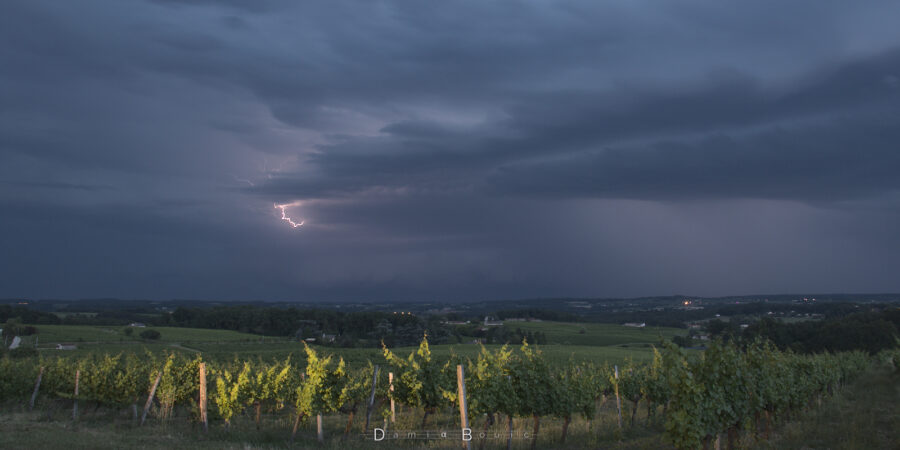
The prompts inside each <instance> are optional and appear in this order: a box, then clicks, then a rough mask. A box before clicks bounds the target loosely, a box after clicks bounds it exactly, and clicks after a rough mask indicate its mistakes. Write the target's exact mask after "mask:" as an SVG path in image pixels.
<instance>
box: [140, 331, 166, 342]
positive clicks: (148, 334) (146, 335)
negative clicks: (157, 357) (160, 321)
mask: <svg viewBox="0 0 900 450" xmlns="http://www.w3.org/2000/svg"><path fill="white" fill-rule="evenodd" d="M160 336H161V335H160V334H159V331H156V330H144V331H141V338H142V339H147V340H156V339H159V337H160Z"/></svg>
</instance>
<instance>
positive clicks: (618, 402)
mask: <svg viewBox="0 0 900 450" xmlns="http://www.w3.org/2000/svg"><path fill="white" fill-rule="evenodd" d="M614 367H615V371H616V372H615V373H616V375H615V376H616V382H615V389H616V415H617V416H618V419H619V429H620V430H621V429H622V401H621V400H620V399H619V366H614Z"/></svg>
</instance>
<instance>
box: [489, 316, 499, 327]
mask: <svg viewBox="0 0 900 450" xmlns="http://www.w3.org/2000/svg"><path fill="white" fill-rule="evenodd" d="M484 326H486V327H500V326H503V322H494V321H492V320H490V317H488V316H484Z"/></svg>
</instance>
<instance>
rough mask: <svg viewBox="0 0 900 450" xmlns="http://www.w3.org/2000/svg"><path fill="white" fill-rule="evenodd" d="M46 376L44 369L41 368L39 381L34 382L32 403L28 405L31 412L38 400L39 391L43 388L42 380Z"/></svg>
mask: <svg viewBox="0 0 900 450" xmlns="http://www.w3.org/2000/svg"><path fill="white" fill-rule="evenodd" d="M43 376H44V368H43V367H41V370H40V372H38V377H37V381H35V382H34V392H33V393H32V394H31V403H29V405H28V410H29V411H31V410H33V409H34V401H35V400H36V399H37V395H38V389H40V388H41V378H43Z"/></svg>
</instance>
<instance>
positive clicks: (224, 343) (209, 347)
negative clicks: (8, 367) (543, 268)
mask: <svg viewBox="0 0 900 450" xmlns="http://www.w3.org/2000/svg"><path fill="white" fill-rule="evenodd" d="M509 326H510V327H511V328H513V329H515V328H521V329H523V330H529V331H541V332H543V333H545V334H546V336H547V338H548V341H549V342H550V344H548V345H541V346H538V348H539V349H541V351H543V352H544V355H545V356H546V357H547V359H548V360H549V361H550V362H551V363H552V364H563V363H565V362H567V361H568V360H569V359H573V360H575V361H592V362H595V363H597V364H602V363H603V362H609V363H610V364H621V363H622V362H623V361H624V360H625V359H626V358H632V359H633V360H635V361H638V362H643V361H649V360H650V359H651V358H652V350H651V348H650V345H651V344H655V343H657V342H658V341H659V338H660V336H662V337H663V338H666V339H671V336H673V335H675V334H677V333H681V332H682V330H678V329H674V328H659V329H656V328H652V329H651V328H629V327H623V326H621V325H609V324H574V323H559V322H511V323H510V324H509ZM127 329H129V328H128V327H105V326H82V325H40V326H39V327H38V332H39V333H38V334H37V335H36V336H29V337H26V338H25V340H24V342H23V344H22V345H23V346H27V345H33V344H34V341H35V339H38V343H39V346H38V348H39V349H40V351H41V354H43V355H45V356H57V355H65V356H80V355H86V354H91V353H111V354H115V353H143V352H145V351H147V350H149V351H152V352H159V351H164V350H165V351H176V352H183V353H201V354H202V355H203V357H204V358H205V359H207V360H211V361H215V360H230V359H234V358H238V359H254V360H255V359H260V358H261V359H263V360H265V361H271V360H273V359H279V360H281V359H284V358H286V357H288V356H289V355H293V358H294V359H295V361H302V360H303V359H304V355H303V345H302V344H301V343H299V342H294V341H289V340H287V339H284V338H273V337H262V336H258V335H253V334H247V333H239V332H236V331H227V330H207V329H197V328H170V327H148V328H139V327H134V328H130V329H131V330H132V332H131V335H128V334H126V332H125V330H127ZM147 329H154V330H157V331H159V332H160V334H161V337H160V339H159V340H155V341H149V340H143V339H140V337H138V335H139V334H140V332H141V331H143V330H147ZM582 329H584V333H581V330H582ZM57 343H64V344H75V345H76V346H77V347H78V348H77V350H74V351H59V350H56V349H55V347H56V344H57ZM514 347H516V346H514ZM316 348H318V349H320V351H321V352H323V353H325V354H334V355H338V356H340V357H343V358H344V360H345V361H346V362H347V363H348V364H349V365H350V366H351V367H361V366H365V365H366V364H367V363H368V361H371V362H373V363H375V364H380V363H382V362H383V361H384V358H383V356H382V353H381V349H380V348H337V347H320V346H316ZM487 348H488V349H489V350H494V349H496V348H499V345H488V346H487ZM392 350H393V351H394V352H395V353H397V354H399V355H404V356H405V355H408V354H409V353H410V352H412V351H415V347H400V348H394V349H392ZM480 350H481V346H480V345H476V344H446V345H433V346H432V352H433V353H434V355H435V357H436V358H439V359H444V358H447V357H449V356H450V355H451V354H457V355H459V356H461V357H463V358H474V357H475V356H476V355H477V354H478V352H479V351H480Z"/></svg>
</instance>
